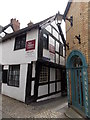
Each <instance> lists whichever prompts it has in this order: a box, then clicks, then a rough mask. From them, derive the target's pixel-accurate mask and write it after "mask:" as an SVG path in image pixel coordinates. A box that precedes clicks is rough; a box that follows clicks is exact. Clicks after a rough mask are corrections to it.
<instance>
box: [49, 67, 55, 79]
mask: <svg viewBox="0 0 90 120" xmlns="http://www.w3.org/2000/svg"><path fill="white" fill-rule="evenodd" d="M50 81H55V68H50Z"/></svg>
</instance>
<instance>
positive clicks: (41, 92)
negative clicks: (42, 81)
mask: <svg viewBox="0 0 90 120" xmlns="http://www.w3.org/2000/svg"><path fill="white" fill-rule="evenodd" d="M45 94H48V85H43V86H39V89H38V96H42V95H45Z"/></svg>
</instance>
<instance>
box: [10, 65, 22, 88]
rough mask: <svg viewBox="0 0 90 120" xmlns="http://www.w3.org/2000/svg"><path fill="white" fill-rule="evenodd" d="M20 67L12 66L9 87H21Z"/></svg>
mask: <svg viewBox="0 0 90 120" xmlns="http://www.w3.org/2000/svg"><path fill="white" fill-rule="evenodd" d="M19 74H20V65H10V66H9V73H8V85H11V86H16V87H19Z"/></svg>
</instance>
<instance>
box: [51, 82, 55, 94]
mask: <svg viewBox="0 0 90 120" xmlns="http://www.w3.org/2000/svg"><path fill="white" fill-rule="evenodd" d="M52 92H55V83H52V84H50V93H52Z"/></svg>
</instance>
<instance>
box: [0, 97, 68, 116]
mask: <svg viewBox="0 0 90 120" xmlns="http://www.w3.org/2000/svg"><path fill="white" fill-rule="evenodd" d="M0 96H1V95H0ZM67 109H68V107H67V97H58V98H54V99H50V100H45V101H41V102H36V103H31V104H30V105H26V104H24V103H22V102H20V101H17V100H15V99H12V98H9V97H7V96H4V95H2V117H3V118H66V116H65V114H64V113H65V111H66V110H67Z"/></svg>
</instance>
